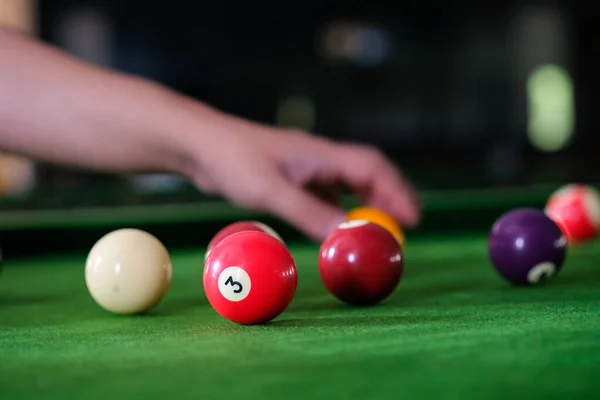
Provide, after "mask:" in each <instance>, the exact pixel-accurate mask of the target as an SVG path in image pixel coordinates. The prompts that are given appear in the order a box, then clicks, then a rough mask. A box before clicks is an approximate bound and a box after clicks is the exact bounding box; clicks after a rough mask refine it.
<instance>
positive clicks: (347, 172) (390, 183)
mask: <svg viewBox="0 0 600 400" xmlns="http://www.w3.org/2000/svg"><path fill="white" fill-rule="evenodd" d="M332 154H333V159H334V160H335V161H336V164H335V167H336V168H337V169H338V171H339V174H340V176H341V179H342V180H343V181H344V182H345V183H346V184H347V185H348V186H350V188H351V189H353V190H354V191H355V192H357V193H358V194H359V195H360V196H361V197H363V201H365V202H366V203H367V204H368V205H370V206H372V207H376V208H379V209H381V210H383V211H385V212H387V213H389V214H390V215H392V216H393V217H395V218H396V219H397V220H398V221H399V222H400V223H402V224H403V225H407V226H411V227H412V226H416V225H417V224H418V223H419V219H420V213H421V210H420V204H419V201H418V198H417V194H416V190H415V189H414V188H413V186H412V185H411V184H410V183H409V182H408V181H407V180H406V179H405V178H404V177H403V176H402V175H401V173H400V172H399V171H398V170H397V168H396V167H395V166H394V165H393V164H392V163H391V162H390V161H389V160H387V159H386V158H385V156H384V155H383V154H382V153H381V152H379V151H377V150H375V149H373V148H370V147H366V146H358V145H341V146H340V148H338V149H337V150H333V151H332Z"/></svg>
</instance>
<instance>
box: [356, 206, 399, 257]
mask: <svg viewBox="0 0 600 400" xmlns="http://www.w3.org/2000/svg"><path fill="white" fill-rule="evenodd" d="M346 218H347V220H348V221H357V220H364V221H369V222H371V223H373V224H376V225H379V226H381V227H383V228H385V229H387V231H388V232H390V233H391V234H392V235H393V236H394V238H396V240H397V241H398V243H400V245H401V246H402V248H404V244H405V242H406V238H405V236H404V232H403V231H402V228H401V227H400V224H399V223H398V222H397V221H396V220H395V219H394V218H393V217H392V216H391V215H389V214H387V213H385V212H383V211H381V210H379V209H377V208H374V207H367V206H362V207H356V208H353V209H352V210H350V211H349V212H348V214H347V215H346Z"/></svg>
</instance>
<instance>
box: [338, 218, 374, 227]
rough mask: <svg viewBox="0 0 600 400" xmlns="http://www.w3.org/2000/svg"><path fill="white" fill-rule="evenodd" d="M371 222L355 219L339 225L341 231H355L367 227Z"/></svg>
mask: <svg viewBox="0 0 600 400" xmlns="http://www.w3.org/2000/svg"><path fill="white" fill-rule="evenodd" d="M368 223H369V221H367V220H366V219H354V220H352V221H346V222H342V223H341V224H339V225H338V228H339V229H353V228H358V227H359V226H363V225H367V224H368Z"/></svg>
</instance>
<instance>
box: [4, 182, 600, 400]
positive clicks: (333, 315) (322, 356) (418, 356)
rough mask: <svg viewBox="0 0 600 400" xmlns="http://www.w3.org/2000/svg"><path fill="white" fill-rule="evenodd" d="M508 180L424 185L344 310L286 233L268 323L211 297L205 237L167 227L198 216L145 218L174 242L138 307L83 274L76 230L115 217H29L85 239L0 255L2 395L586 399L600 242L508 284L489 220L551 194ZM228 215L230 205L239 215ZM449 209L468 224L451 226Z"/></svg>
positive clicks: (599, 324) (591, 393)
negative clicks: (545, 281)
mask: <svg viewBox="0 0 600 400" xmlns="http://www.w3.org/2000/svg"><path fill="white" fill-rule="evenodd" d="M517 192H518V193H521V192H519V191H517ZM518 193H513V194H511V195H507V196H505V197H504V200H503V201H501V200H502V198H500V200H498V199H499V197H498V196H497V195H494V194H490V193H487V194H485V195H482V196H483V197H480V200H481V201H480V202H479V203H477V201H478V200H477V196H473V195H472V194H466V195H465V194H463V195H461V196H458V195H456V196H454V197H453V196H452V195H450V194H448V193H445V194H444V195H439V196H437V197H436V196H432V197H431V198H425V206H424V209H425V211H424V213H425V214H424V223H423V226H424V227H423V228H420V229H418V230H417V231H415V232H407V246H406V248H405V260H406V264H405V273H404V276H403V278H402V281H401V283H400V285H399V287H398V289H397V290H396V291H395V292H394V294H393V295H392V296H390V297H389V298H388V299H387V300H386V301H384V302H383V303H381V304H379V305H377V306H374V307H368V308H352V307H348V306H345V305H343V304H341V303H340V302H339V301H337V300H336V299H335V298H333V297H332V296H331V295H330V294H329V293H327V291H326V290H325V288H324V286H323V284H322V283H321V281H320V279H319V275H318V272H317V261H316V260H317V252H318V244H315V243H310V242H307V241H305V240H304V239H303V238H302V237H301V236H297V235H292V234H291V233H288V234H287V235H288V236H287V241H288V245H289V248H290V249H291V251H292V253H293V255H294V257H295V259H296V261H297V264H298V270H299V283H298V290H297V293H296V296H295V299H294V300H293V302H292V304H291V305H290V307H289V308H288V309H287V310H286V312H284V313H283V314H282V315H281V316H280V317H278V318H277V319H275V320H274V321H272V322H271V323H269V324H266V325H262V326H238V325H235V324H233V323H231V322H229V321H227V320H225V319H223V318H221V317H220V316H219V315H218V314H217V313H216V312H215V311H214V310H213V309H212V308H211V307H210V305H209V304H208V303H207V301H206V298H205V296H204V294H203V291H202V266H203V257H204V249H205V245H206V243H207V241H205V240H204V239H202V240H198V243H197V245H195V246H193V245H192V246H190V245H189V243H185V244H182V245H177V243H175V240H174V239H173V237H174V236H178V235H179V236H186V238H189V237H188V236H189V232H190V231H194V229H201V228H202V226H206V224H203V221H202V218H199V219H198V221H197V223H198V225H196V226H195V228H192V229H188V230H187V231H186V232H188V233H187V234H186V235H182V234H177V233H174V232H183V231H184V230H183V229H179V228H178V229H174V231H173V232H171V233H169V234H168V235H170V236H168V235H167V233H164V232H163V233H162V236H161V233H160V232H161V231H160V229H159V228H160V227H164V226H165V225H168V223H167V222H165V221H163V222H158V223H156V224H155V225H152V226H148V225H147V226H146V228H147V229H148V230H150V231H153V232H159V233H158V234H157V235H158V236H159V238H161V239H164V240H165V242H168V243H169V245H168V246H169V249H170V251H171V255H172V260H173V264H174V275H173V282H172V285H171V288H170V291H169V293H168V295H167V296H166V298H165V299H164V300H163V302H162V303H161V304H160V305H159V306H158V307H157V308H156V309H155V310H154V311H152V312H151V313H149V314H148V315H141V316H115V315H111V314H109V313H107V312H105V311H104V310H102V309H100V307H98V306H97V305H96V304H95V303H94V301H93V300H92V299H91V297H90V296H89V294H88V293H87V290H86V287H85V283H84V279H83V267H84V262H85V257H86V247H85V243H86V241H87V242H89V243H88V245H89V247H91V245H92V244H93V240H92V238H93V237H94V235H97V234H100V233H101V232H104V231H107V230H109V229H112V228H113V227H112V226H111V225H110V224H108V223H107V224H106V225H102V226H98V225H96V228H95V229H96V230H97V232H96V231H95V233H94V235H90V236H87V237H86V236H85V235H83V236H82V233H81V231H80V229H83V228H85V223H84V222H83V220H82V222H81V223H80V224H75V223H73V220H70V224H71V226H70V227H68V228H64V227H63V230H62V231H61V233H60V234H57V233H56V230H57V229H59V226H58V225H60V224H56V225H52V224H51V223H49V221H48V218H46V219H44V218H42V216H41V214H39V213H38V214H33V215H32V216H30V217H28V218H30V220H29V225H28V226H29V228H25V227H24V226H25V225H26V224H22V225H23V227H22V230H23V232H22V237H27V232H28V231H27V229H32V227H36V232H37V233H35V234H33V233H31V235H30V236H31V237H35V238H36V239H35V240H52V239H49V238H51V237H53V238H54V239H53V240H55V241H58V240H61V241H69V240H70V243H71V242H72V243H75V242H76V238H80V241H81V242H82V243H83V246H79V247H78V246H73V247H72V249H70V250H69V249H65V248H64V247H58V249H59V250H56V251H53V252H37V251H36V252H33V253H29V254H28V253H27V252H21V253H19V254H18V255H14V256H13V257H7V259H6V260H5V261H4V265H3V270H2V272H1V273H0V399H11V400H12V399H18V398H28V399H34V398H35V399H68V398H82V399H83V398H85V399H103V400H104V399H107V398H123V399H134V398H144V399H148V400H150V399H167V398H169V399H170V398H173V399H188V398H189V399H265V398H277V399H288V400H291V399H398V398H406V399H419V398H432V399H433V398H435V399H506V398H515V399H516V398H527V399H532V398H544V399H552V398H571V399H573V398H595V397H597V395H598V393H599V392H600V380H599V379H598V376H599V375H598V372H599V366H600V289H599V283H600V265H598V260H600V244H599V243H590V244H587V245H581V246H576V247H572V248H570V249H569V254H568V259H567V262H566V264H565V267H564V269H563V270H562V272H561V273H560V275H559V276H558V277H557V278H556V279H555V280H554V281H552V282H551V283H550V284H549V285H547V286H545V287H536V288H515V287H511V286H510V285H508V284H507V283H506V282H505V281H503V280H502V279H501V278H500V277H499V275H498V274H497V273H496V272H495V271H494V270H493V268H492V267H491V266H490V263H489V260H488V257H487V248H486V246H487V228H489V222H490V221H493V219H494V218H495V217H497V216H498V215H499V213H500V212H501V211H503V210H505V209H508V208H511V207H513V206H515V205H516V204H524V205H539V202H540V201H542V199H543V194H545V193H546V191H542V196H540V197H537V198H535V197H532V196H530V197H526V196H525V197H523V198H518ZM486 196H487V197H486ZM459 198H462V199H463V200H464V201H459ZM485 199H487V200H485ZM507 199H508V200H507ZM515 199H516V200H515ZM527 199H529V201H526V200H527ZM525 203H527V204H525ZM493 204H495V205H493ZM492 205H493V206H492ZM460 210H462V211H460ZM54 212H56V211H54ZM93 212H96V213H97V212H98V210H95V211H93ZM93 212H92V211H90V212H89V213H93ZM236 212H237V211H233V210H230V212H229V213H225V214H228V215H230V216H232V218H233V219H237V218H241V217H244V218H245V217H248V216H247V215H243V216H242V215H240V214H235V213H236ZM448 213H450V214H451V215H453V216H454V217H453V218H467V219H468V218H469V216H477V221H468V222H469V223H467V221H465V223H464V224H459V223H456V224H455V225H453V226H451V227H449V226H447V225H448V219H447V218H448ZM85 214H86V213H85V212H82V215H85ZM208 214H210V215H213V216H214V214H215V213H214V212H212V213H208ZM114 215H117V214H114ZM154 215H157V214H154ZM461 216H462V217H461ZM13 217H14V215H13ZM21 217H22V218H25V216H24V215H22V216H21ZM46 217H48V216H47V215H46ZM35 218H38V222H39V223H38V225H37V226H36V223H35ZM56 218H57V219H59V218H58V217H56ZM74 218H77V217H74ZM118 218H123V219H122V224H121V225H125V224H127V225H128V226H131V225H134V223H135V221H133V219H135V218H134V217H131V218H132V219H131V220H126V219H125V217H124V216H123V215H121V216H120V217H115V219H118ZM190 218H191V217H190ZM444 218H446V219H444ZM31 219H34V220H33V221H31ZM50 219H51V218H50ZM88 219H89V220H90V221H92V220H96V223H97V221H100V220H102V221H106V220H107V219H106V218H92V216H91V215H90V216H89V218H88ZM13 220H14V218H13ZM454 221H455V222H456V220H454ZM13 222H14V221H13ZM21 222H23V221H21ZM116 222H118V221H116ZM138 222H140V221H138ZM188 222H189V221H188ZM473 222H478V223H473ZM219 223H225V221H220V222H219ZM44 224H47V225H48V226H47V232H46V233H47V236H46V239H41V237H42V236H40V235H41V234H40V232H39V231H40V230H41V228H40V227H41V226H43V225H44ZM90 224H93V222H90ZM50 225H52V226H50ZM139 226H142V227H143V226H144V224H142V223H140V224H139ZM435 226H438V227H440V229H437V230H436V229H433V228H434V227H435ZM443 226H445V227H443ZM467 226H469V227H470V228H468V229H467V228H465V227H467ZM427 227H429V228H427ZM5 228H6V230H7V231H10V229H8V228H7V227H5ZM188 228H189V227H188ZM69 229H70V230H69ZM211 229H214V227H213V226H212V225H211ZM281 229H284V228H281ZM18 230H19V229H17V228H14V229H12V231H13V232H16V231H18ZM209 233H210V232H209ZM209 233H207V234H209ZM213 233H214V232H213ZM69 235H70V236H69ZM284 236H285V235H284ZM82 237H83V238H84V239H81V238H82ZM66 238H69V240H67V239H66ZM96 238H97V237H96ZM169 240H171V242H169ZM90 241H91V242H90ZM11 243H16V242H14V241H13V242H11Z"/></svg>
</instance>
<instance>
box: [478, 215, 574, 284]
mask: <svg viewBox="0 0 600 400" xmlns="http://www.w3.org/2000/svg"><path fill="white" fill-rule="evenodd" d="M488 250H489V255H490V258H491V261H492V264H493V265H494V267H495V268H496V270H497V271H498V272H499V273H500V275H502V276H503V277H504V278H505V279H506V280H508V281H509V282H510V283H512V284H514V285H519V286H525V285H539V284H544V283H546V282H548V281H549V280H550V279H552V278H554V277H555V276H556V275H557V274H558V272H559V271H560V269H561V268H562V266H563V263H564V261H565V257H566V253H567V240H566V238H565V237H564V235H563V234H562V232H561V230H560V228H559V227H558V225H557V224H556V223H555V222H554V221H552V220H551V219H550V218H548V216H546V214H545V213H544V212H542V211H539V210H536V209H532V208H520V209H516V210H513V211H509V212H507V213H506V214H504V215H502V216H500V218H498V219H497V220H496V222H495V223H494V226H493V227H492V230H491V232H490V235H489V247H488Z"/></svg>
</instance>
